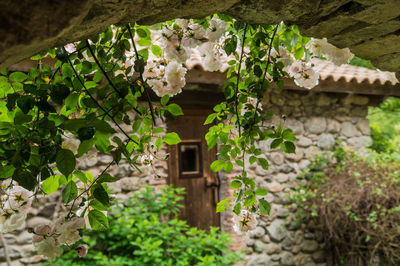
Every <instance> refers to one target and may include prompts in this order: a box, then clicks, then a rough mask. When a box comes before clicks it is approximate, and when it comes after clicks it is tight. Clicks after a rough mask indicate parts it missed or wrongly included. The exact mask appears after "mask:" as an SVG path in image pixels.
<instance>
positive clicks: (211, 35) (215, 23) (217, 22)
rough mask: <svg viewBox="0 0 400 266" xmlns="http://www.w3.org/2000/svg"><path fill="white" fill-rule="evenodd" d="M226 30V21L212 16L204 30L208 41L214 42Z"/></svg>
mask: <svg viewBox="0 0 400 266" xmlns="http://www.w3.org/2000/svg"><path fill="white" fill-rule="evenodd" d="M225 30H226V22H225V21H223V20H221V19H218V18H212V19H211V20H210V21H209V26H208V29H207V30H206V37H207V39H208V40H209V41H210V42H215V41H217V40H218V39H219V38H221V37H222V35H223V34H224V32H225Z"/></svg>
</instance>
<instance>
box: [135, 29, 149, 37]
mask: <svg viewBox="0 0 400 266" xmlns="http://www.w3.org/2000/svg"><path fill="white" fill-rule="evenodd" d="M136 33H137V35H139V37H140V38H146V37H147V32H146V30H144V29H142V28H139V29H137V30H136Z"/></svg>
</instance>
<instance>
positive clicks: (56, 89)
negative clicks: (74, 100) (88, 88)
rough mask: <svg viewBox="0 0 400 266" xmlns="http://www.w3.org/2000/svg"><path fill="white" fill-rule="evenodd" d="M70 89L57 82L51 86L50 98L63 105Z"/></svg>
mask: <svg viewBox="0 0 400 266" xmlns="http://www.w3.org/2000/svg"><path fill="white" fill-rule="evenodd" d="M69 93H70V90H69V88H68V87H67V86H65V85H63V84H56V85H54V86H52V87H51V92H50V98H51V99H52V100H53V102H55V103H57V104H59V105H62V104H63V101H64V99H65V98H67V97H68V95H69Z"/></svg>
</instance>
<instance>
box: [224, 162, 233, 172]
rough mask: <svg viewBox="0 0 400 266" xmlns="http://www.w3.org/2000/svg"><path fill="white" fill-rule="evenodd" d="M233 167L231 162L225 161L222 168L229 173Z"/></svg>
mask: <svg viewBox="0 0 400 266" xmlns="http://www.w3.org/2000/svg"><path fill="white" fill-rule="evenodd" d="M232 169H233V164H232V163H231V162H225V165H224V170H225V172H227V173H230V172H231V171H232Z"/></svg>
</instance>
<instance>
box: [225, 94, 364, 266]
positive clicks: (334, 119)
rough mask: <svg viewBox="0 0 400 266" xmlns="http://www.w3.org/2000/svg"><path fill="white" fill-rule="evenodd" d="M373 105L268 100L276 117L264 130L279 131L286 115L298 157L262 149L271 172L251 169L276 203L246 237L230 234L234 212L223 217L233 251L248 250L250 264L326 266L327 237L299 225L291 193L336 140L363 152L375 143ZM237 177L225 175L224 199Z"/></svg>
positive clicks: (293, 97)
mask: <svg viewBox="0 0 400 266" xmlns="http://www.w3.org/2000/svg"><path fill="white" fill-rule="evenodd" d="M368 103H369V98H368V97H364V96H357V95H353V96H342V97H340V96H338V95H327V94H324V93H316V94H313V93H307V94H301V93H295V92H288V91H284V92H280V91H279V90H275V91H273V92H272V93H269V94H268V95H267V97H266V100H265V101H264V103H263V108H264V110H265V111H268V112H271V113H273V114H274V115H273V117H272V118H271V119H270V120H269V121H266V124H265V125H266V126H270V125H275V126H277V125H279V124H281V123H283V119H282V115H286V116H287V119H286V121H285V124H284V125H285V128H286V127H288V128H291V129H293V131H294V133H295V135H296V137H297V139H298V141H296V153H295V154H285V153H283V152H282V151H281V149H279V150H271V149H270V148H269V144H270V142H268V141H267V142H265V143H263V144H262V145H261V147H260V148H261V149H262V151H263V153H264V154H265V156H266V158H267V159H268V161H269V162H270V167H269V169H268V170H264V169H262V168H261V167H259V166H256V164H254V165H251V166H250V167H249V168H248V173H249V175H250V176H255V179H256V183H257V185H258V186H260V187H264V188H266V189H267V190H268V191H269V194H268V195H267V196H266V198H267V200H268V201H269V202H270V203H271V204H272V209H271V213H270V215H269V216H263V217H258V219H257V220H258V225H257V227H256V229H255V230H253V231H251V232H249V233H247V234H246V235H241V236H239V235H237V234H235V232H233V230H232V229H231V228H232V224H233V222H232V219H231V217H232V214H231V212H228V213H226V214H224V218H223V219H224V220H223V225H222V227H223V229H224V230H225V231H228V232H231V233H232V235H233V237H234V239H235V245H234V248H239V247H240V248H242V249H244V250H245V256H244V257H245V259H246V262H245V264H246V265H248V266H256V265H257V266H264V265H265V266H267V265H268V266H273V265H308V266H313V265H321V266H322V265H327V264H326V254H325V253H324V251H323V249H324V243H323V236H322V233H321V232H313V231H311V230H309V229H308V228H307V226H306V225H305V224H303V225H301V226H297V225H296V224H295V219H296V217H295V216H296V211H297V209H296V205H295V204H291V202H290V200H289V192H290V190H291V188H294V187H295V186H296V185H297V184H298V183H299V182H301V181H300V180H299V179H297V178H296V177H297V176H298V175H299V174H300V173H301V171H302V170H303V169H306V168H307V166H308V164H309V163H310V160H311V159H312V158H313V156H315V155H316V154H318V153H321V152H323V151H328V150H329V149H330V148H332V146H333V145H334V143H335V139H336V138H338V139H341V140H342V141H343V144H344V145H347V146H350V147H353V148H354V149H356V150H360V151H362V150H363V149H364V148H365V147H366V146H368V145H370V144H371V138H370V136H369V135H370V128H369V121H368V120H367V119H366V115H367V113H368V106H367V105H368ZM248 165H249V164H248ZM238 173H239V172H238V171H236V172H235V171H233V172H232V173H230V174H223V175H222V176H221V179H222V182H221V184H222V188H221V196H222V197H223V198H224V197H227V196H229V195H232V190H231V189H230V188H229V183H230V181H231V180H232V178H233V177H234V176H235V175H237V174H238Z"/></svg>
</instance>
